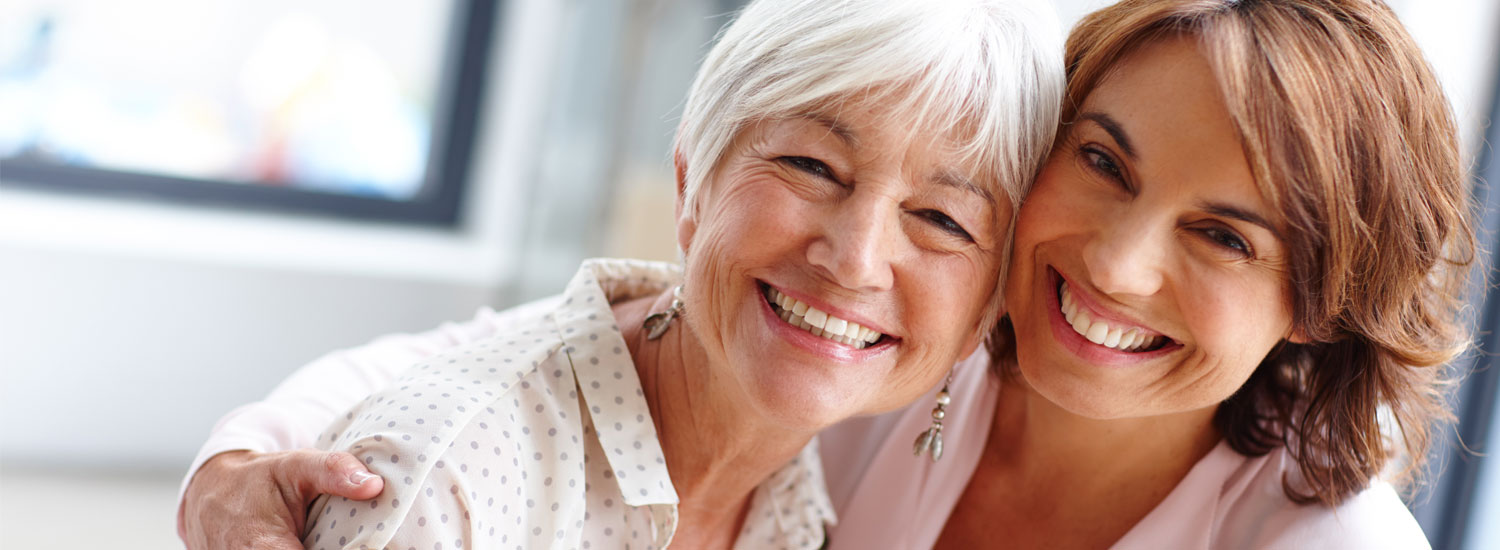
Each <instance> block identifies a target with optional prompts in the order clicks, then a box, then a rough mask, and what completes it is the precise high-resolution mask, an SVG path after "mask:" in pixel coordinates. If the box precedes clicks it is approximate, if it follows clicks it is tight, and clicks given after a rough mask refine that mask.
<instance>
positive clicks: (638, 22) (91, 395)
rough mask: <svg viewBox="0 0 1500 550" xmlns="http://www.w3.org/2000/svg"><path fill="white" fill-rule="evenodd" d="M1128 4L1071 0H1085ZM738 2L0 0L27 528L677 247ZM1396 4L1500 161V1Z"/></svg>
mask: <svg viewBox="0 0 1500 550" xmlns="http://www.w3.org/2000/svg"><path fill="white" fill-rule="evenodd" d="M1108 3H1109V2H1108V1H1107V0H1055V1H1054V4H1055V5H1056V7H1057V9H1058V11H1059V14H1060V15H1061V17H1062V19H1063V22H1064V24H1065V25H1069V26H1070V25H1071V24H1072V22H1073V21H1075V20H1076V19H1077V18H1078V17H1079V16H1081V15H1082V14H1084V13H1087V12H1088V11H1090V10H1092V9H1095V8H1097V7H1100V6H1102V5H1105V4H1108ZM740 4H741V1H740V0H509V1H506V0H430V1H424V2H409V1H398V0H295V1H294V0H258V1H255V2H250V1H246V0H133V1H131V2H117V1H110V0H5V2H3V3H0V548H13V549H20V548H28V549H30V548H84V547H94V546H103V545H106V544H107V545H109V546H110V547H113V548H175V547H180V546H181V543H180V542H179V541H178V540H177V538H176V533H175V527H174V521H175V512H176V491H177V486H178V482H179V481H180V478H181V475H182V474H183V472H184V470H185V468H186V467H187V465H188V463H189V461H190V460H191V459H192V457H193V455H194V453H195V452H196V450H197V448H198V445H199V444H200V443H201V442H202V441H203V439H204V438H205V437H206V435H207V433H208V430H209V429H210V428H211V427H212V425H213V423H214V421H215V420H216V419H217V418H218V417H219V416H220V415H222V414H224V413H225V412H228V411H229V410H230V409H232V408H233V407H235V406H237V405H239V404H242V403H245V402H248V401H252V400H255V399H259V398H260V397H262V396H263V395H264V394H265V393H266V392H268V391H269V390H270V389H271V388H272V387H273V386H274V385H275V384H276V382H278V381H279V380H281V379H282V378H283V377H284V376H286V375H287V374H288V373H290V372H291V371H293V370H295V369H296V368H297V367H298V366H300V365H302V364H303V363H306V362H307V361H310V360H312V359H314V358H316V357H317V356H319V355H321V354H322V353H324V352H327V351H329V350H332V349H335V348H340V347H348V346H353V345H357V344H360V343H362V342H365V341H367V340H369V339H371V338H373V337H375V336H378V335H381V334H385V333H389V332H395V331H418V330H423V329H426V328H430V327H432V326H435V325H436V324H437V323H439V322H441V321H444V320H458V319H467V318H469V317H470V316H472V315H473V313H474V311H475V310H476V308H478V307H479V306H481V305H489V306H493V307H496V308H502V307H505V306H508V305H512V304H516V303H519V302H520V301H524V300H527V299H531V298H535V297H539V296H543V295H547V294H551V293H554V292H556V291H558V290H559V289H560V288H561V285H562V284H563V282H564V281H566V280H567V278H568V277H570V276H571V275H572V273H573V271H574V270H575V269H576V267H577V264H578V262H579V261H580V260H581V259H583V258H586V257H591V256H628V257H638V258H652V259H662V260H672V259H675V257H676V251H675V247H674V244H673V243H674V242H675V241H674V239H673V236H672V235H673V224H672V193H673V185H672V171H671V165H670V162H669V160H670V144H671V139H672V133H673V130H674V128H675V125H676V120H677V118H676V117H677V113H678V107H679V105H680V103H681V100H682V97H683V94H684V92H685V91H686V89H687V87H688V84H689V83H690V81H691V79H692V76H693V73H694V70H695V68H696V65H697V63H698V61H699V59H700V58H701V57H702V55H703V54H704V53H705V52H706V51H707V47H708V45H709V44H710V43H711V41H712V38H713V36H714V33H715V31H716V30H717V29H718V28H719V27H720V26H721V25H722V24H724V22H726V21H727V20H728V14H731V13H733V11H734V10H735V9H736V8H737V7H738V6H739V5H740ZM1390 4H1391V5H1392V7H1394V8H1395V9H1396V10H1397V11H1398V12H1399V13H1400V15H1401V17H1402V19H1403V21H1404V22H1405V23H1406V25H1407V26H1408V28H1409V29H1410V31H1411V32H1412V33H1413V34H1414V35H1415V36H1416V38H1417V40H1418V42H1419V43H1420V44H1421V45H1422V47H1423V49H1424V51H1425V52H1426V54H1427V56H1428V58H1429V59H1430V61H1431V62H1432V63H1433V65H1434V66H1435V67H1436V68H1437V70H1438V72H1439V73H1440V76H1441V78H1442V79H1443V81H1444V84H1445V86H1446V88H1447V91H1448V93H1449V95H1450V98H1451V99H1452V101H1453V106H1454V110H1455V112H1456V113H1457V114H1458V116H1459V120H1460V125H1461V131H1462V132H1463V136H1462V137H1463V140H1464V146H1465V148H1466V151H1467V152H1468V153H1469V154H1471V155H1472V156H1471V159H1472V162H1473V163H1474V166H1475V180H1476V181H1486V180H1491V181H1493V180H1497V179H1500V166H1497V162H1496V160H1495V159H1494V155H1493V153H1492V151H1491V148H1490V146H1489V143H1491V142H1493V141H1494V140H1495V139H1496V138H1497V137H1500V133H1497V130H1496V129H1494V128H1493V127H1492V126H1491V120H1492V119H1493V118H1494V116H1495V110H1496V101H1497V100H1496V97H1497V93H1496V91H1497V81H1500V56H1497V52H1500V42H1497V40H1496V37H1497V34H1500V33H1497V30H1500V2H1494V1H1493V0H1390ZM1486 174H1489V175H1488V177H1486ZM1486 189H1487V188H1486V187H1484V186H1483V185H1480V186H1478V187H1477V188H1476V193H1477V194H1478V197H1479V200H1480V201H1486V202H1488V201H1497V202H1500V197H1490V196H1489V195H1488V193H1487V192H1486ZM1486 224H1487V225H1486V227H1489V228H1490V229H1489V230H1488V231H1487V232H1486V233H1485V234H1484V235H1483V238H1484V240H1485V241H1484V242H1486V243H1487V244H1486V248H1487V249H1490V250H1493V249H1495V248H1496V245H1497V244H1500V243H1497V241H1496V234H1495V233H1494V231H1493V228H1494V227H1496V220H1495V219H1494V214H1493V213H1492V214H1490V215H1489V216H1487V218H1486ZM522 266H524V268H522ZM1490 266H1491V264H1490V260H1489V259H1486V262H1485V265H1484V269H1486V270H1489V269H1490ZM1490 294H1491V293H1490V292H1489V291H1488V289H1487V288H1485V287H1482V286H1476V289H1475V292H1474V297H1473V308H1474V312H1475V318H1476V322H1477V324H1478V326H1477V327H1476V328H1478V329H1480V330H1482V331H1483V333H1482V334H1483V335H1482V336H1481V337H1480V339H1479V341H1480V343H1481V344H1482V345H1483V346H1486V347H1485V349H1486V350H1494V349H1496V348H1495V344H1494V343H1493V342H1491V338H1492V336H1491V335H1492V334H1494V331H1493V330H1492V329H1493V325H1494V324H1496V323H1497V322H1500V299H1488V298H1491V296H1490ZM1481 357H1483V358H1482V359H1481ZM1490 362H1491V360H1490V359H1489V358H1488V357H1484V356H1482V355H1479V354H1476V355H1475V356H1474V357H1470V358H1467V359H1465V360H1464V361H1461V362H1460V363H1461V364H1456V365H1454V366H1453V367H1452V368H1454V369H1455V371H1456V372H1458V373H1460V374H1464V375H1466V381H1465V383H1464V384H1463V385H1462V386H1461V387H1460V388H1459V391H1458V392H1457V393H1456V394H1455V396H1454V400H1455V407H1456V409H1457V410H1458V411H1459V415H1460V422H1459V424H1458V426H1457V428H1456V433H1452V434H1450V436H1451V437H1449V438H1448V439H1449V440H1450V441H1449V442H1448V444H1445V445H1443V446H1441V447H1440V448H1438V449H1436V450H1435V453H1436V455H1435V457H1436V460H1435V461H1434V463H1435V465H1436V466H1435V467H1434V469H1433V472H1432V474H1431V475H1430V476H1429V482H1428V484H1427V490H1426V491H1425V492H1423V493H1421V494H1418V495H1416V496H1415V497H1414V506H1413V508H1414V510H1415V511H1416V513H1417V515H1418V517H1419V519H1420V521H1422V522H1423V524H1424V527H1425V528H1426V530H1427V532H1428V535H1429V537H1430V538H1432V540H1433V542H1434V545H1435V546H1437V547H1438V548H1453V549H1458V548H1475V549H1478V548H1500V522H1496V521H1494V520H1495V518H1500V459H1494V458H1489V457H1483V456H1481V453H1483V452H1486V451H1489V450H1490V447H1493V446H1494V445H1487V443H1489V442H1500V422H1497V421H1496V418H1495V416H1496V414H1497V413H1496V411H1497V407H1496V406H1495V401H1496V397H1495V396H1496V386H1497V378H1500V377H1497V376H1496V374H1495V371H1494V370H1493V369H1489V368H1487V367H1489V364H1490ZM1460 437H1461V438H1462V441H1463V443H1464V444H1465V445H1467V447H1468V449H1470V451H1467V452H1466V451H1464V450H1463V446H1461V445H1457V444H1454V443H1453V442H1454V441H1457V440H1458V438H1460ZM1480 518H1488V521H1480Z"/></svg>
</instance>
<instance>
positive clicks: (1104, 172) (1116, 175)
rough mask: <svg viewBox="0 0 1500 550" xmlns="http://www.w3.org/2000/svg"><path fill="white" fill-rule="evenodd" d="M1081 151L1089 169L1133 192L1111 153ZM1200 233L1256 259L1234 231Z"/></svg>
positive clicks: (1214, 229)
mask: <svg viewBox="0 0 1500 550" xmlns="http://www.w3.org/2000/svg"><path fill="white" fill-rule="evenodd" d="M1080 151H1081V152H1082V154H1083V157H1084V161H1085V162H1086V163H1087V165H1088V167H1089V169H1091V170H1093V171H1094V172H1096V173H1098V174H1099V175H1101V176H1103V177H1106V178H1109V179H1110V180H1112V181H1114V182H1115V183H1116V184H1118V185H1119V186H1121V187H1123V188H1125V190H1126V191H1131V188H1130V184H1129V182H1126V181H1125V171H1124V170H1122V169H1121V168H1120V166H1119V164H1117V163H1116V162H1115V160H1114V157H1112V156H1110V155H1109V153H1107V152H1105V151H1103V150H1100V149H1099V148H1097V147H1094V146H1091V145H1085V146H1083V147H1081V148H1080ZM1198 232H1199V234H1201V235H1203V237H1204V238H1206V239H1208V240H1209V242H1211V243H1213V244H1214V245H1215V246H1218V247H1220V248H1223V249H1225V250H1228V251H1231V252H1233V253H1235V254H1238V255H1240V256H1241V257H1244V258H1253V257H1255V251H1254V249H1252V248H1250V243H1249V242H1247V241H1246V240H1245V239H1244V238H1242V237H1240V236H1239V235H1237V234H1235V232H1234V231H1231V230H1229V229H1225V228H1222V227H1210V228H1205V229H1200V230H1198Z"/></svg>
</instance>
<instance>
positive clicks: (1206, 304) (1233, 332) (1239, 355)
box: [1183, 281, 1291, 388]
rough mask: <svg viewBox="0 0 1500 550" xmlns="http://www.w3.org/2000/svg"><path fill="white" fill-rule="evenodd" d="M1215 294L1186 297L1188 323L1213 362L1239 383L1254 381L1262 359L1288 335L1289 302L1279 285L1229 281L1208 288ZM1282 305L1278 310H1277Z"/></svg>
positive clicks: (1185, 319)
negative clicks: (1255, 371)
mask: <svg viewBox="0 0 1500 550" xmlns="http://www.w3.org/2000/svg"><path fill="white" fill-rule="evenodd" d="M1204 288H1205V289H1207V290H1211V292H1202V293H1198V294H1197V295H1196V296H1190V297H1187V298H1188V299H1187V300H1185V301H1184V302H1183V303H1184V307H1183V310H1184V315H1185V318H1184V321H1185V322H1186V323H1187V326H1189V327H1196V329H1195V330H1194V331H1193V336H1194V337H1195V338H1196V339H1197V340H1198V343H1199V346H1200V347H1201V348H1203V350H1202V351H1203V353H1204V354H1206V355H1210V356H1212V357H1213V360H1212V361H1211V363H1212V364H1215V365H1216V368H1219V369H1222V370H1224V371H1225V372H1223V373H1219V374H1220V375H1221V376H1224V377H1228V378H1231V379H1233V380H1235V388H1238V385H1239V384H1242V383H1243V382H1244V380H1245V379H1247V378H1249V376H1250V373H1252V372H1254V370H1255V367H1256V366H1258V365H1259V364H1260V362H1261V360H1263V359H1265V357H1266V355H1267V354H1268V353H1270V351H1271V349H1272V348H1274V347H1275V346H1276V344H1277V343H1278V342H1280V341H1281V339H1282V338H1285V337H1286V336H1287V333H1288V331H1289V327H1290V326H1291V313H1290V308H1289V307H1287V306H1286V304H1287V302H1288V298H1287V297H1286V296H1285V294H1284V293H1282V292H1280V291H1279V290H1278V289H1277V288H1275V285H1268V284H1256V282H1254V281H1251V282H1243V281H1239V282H1229V283H1224V284H1219V285H1212V286H1210V285H1204ZM1278 305H1279V306H1281V307H1277V306H1278Z"/></svg>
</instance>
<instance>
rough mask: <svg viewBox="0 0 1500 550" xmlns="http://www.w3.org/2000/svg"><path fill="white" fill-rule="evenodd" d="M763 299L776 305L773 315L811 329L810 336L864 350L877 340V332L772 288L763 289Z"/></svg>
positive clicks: (802, 327) (797, 325) (808, 329)
mask: <svg viewBox="0 0 1500 550" xmlns="http://www.w3.org/2000/svg"><path fill="white" fill-rule="evenodd" d="M766 299H767V300H769V301H770V302H771V303H772V304H776V308H777V309H778V310H780V311H777V312H776V314H777V315H779V316H780V317H781V320H783V321H786V322H787V324H789V325H792V326H794V327H798V328H801V329H802V330H805V331H808V332H811V333H812V334H813V336H822V337H824V338H827V339H829V340H833V341H835V342H839V343H841V344H844V345H847V346H853V347H854V349H863V348H864V347H865V346H868V345H870V344H873V343H875V341H876V340H879V339H880V336H881V334H880V333H879V332H875V331H873V330H870V329H868V328H865V327H862V326H859V323H855V322H853V321H846V320H843V319H840V318H838V317H834V316H832V315H829V314H827V313H826V312H824V311H823V310H820V309H818V308H815V307H812V306H809V305H807V304H806V303H805V302H802V301H800V300H798V299H796V298H793V297H791V296H787V295H785V294H782V293H780V292H777V291H776V289H774V288H769V287H768V288H767V289H766Z"/></svg>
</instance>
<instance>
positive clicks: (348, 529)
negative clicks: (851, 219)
mask: <svg viewBox="0 0 1500 550" xmlns="http://www.w3.org/2000/svg"><path fill="white" fill-rule="evenodd" d="M678 277H679V274H678V271H677V270H676V268H675V266H671V265H669V264H659V263H651V262H639V261H629V260H590V261H588V262H585V263H584V265H583V267H582V268H580V269H579V271H578V274H577V275H576V276H574V278H573V281H572V282H571V283H569V284H568V288H567V290H566V292H565V293H564V294H563V300H562V303H561V304H560V305H559V306H558V307H557V308H556V309H552V310H550V311H544V312H539V313H538V314H537V315H536V316H535V317H534V319H532V320H530V322H526V323H522V324H521V325H519V326H522V327H523V328H521V329H519V330H518V331H512V332H508V333H501V334H498V335H497V336H496V337H494V338H492V339H489V340H483V341H479V342H476V343H474V344H470V345H467V346H463V347H459V348H455V349H453V350H451V351H449V352H446V353H443V354H440V355H437V356H434V357H433V358H431V359H429V360H427V361H426V362H424V363H421V364H419V365H416V366H414V367H413V368H412V369H410V370H408V371H407V372H406V373H404V374H403V375H402V376H401V377H400V378H399V379H398V380H397V381H396V382H395V383H394V384H393V385H392V386H391V387H390V388H389V389H387V390H384V391H382V392H379V393H376V394H374V395H371V396H370V397H368V398H366V399H365V400H364V401H363V402H361V403H360V404H359V405H358V406H356V407H355V408H354V410H352V411H350V412H349V413H348V414H346V415H344V416H343V417H341V418H340V419H339V420H338V421H336V422H335V423H334V424H333V425H332V426H330V428H329V430H328V432H327V433H325V434H324V435H323V436H321V437H320V439H319V446H320V447H322V448H326V449H338V450H346V451H349V452H351V453H353V454H354V455H355V456H357V457H359V459H360V460H362V461H364V462H365V464H366V465H368V467H369V468H370V469H371V470H372V471H374V472H375V473H377V474H379V475H381V476H382V477H384V478H385V490H384V491H383V492H382V493H381V495H380V496H379V497H378V498H376V499H374V500H372V501H363V502H361V501H351V500H347V499H344V498H342V497H326V496H325V497H322V498H320V499H318V500H317V501H316V502H315V503H314V505H313V508H312V510H311V514H310V516H309V517H308V527H307V532H306V534H305V536H304V538H303V544H304V545H305V546H306V547H307V548H309V549H336V548H395V549H401V550H407V549H415V550H444V549H462V548H486V549H487V548H494V549H533V548H555V549H615V548H624V549H636V550H658V549H663V548H667V547H668V545H669V544H670V541H671V539H672V534H673V533H674V532H675V531H676V528H677V502H678V499H677V493H676V491H675V490H674V489H673V487H672V481H671V479H670V478H669V477H668V475H667V470H666V461H665V460H664V458H663V456H662V450H661V444H660V442H659V441H658V439H657V434H656V429H655V426H654V425H653V424H652V422H651V417H650V414H651V413H650V411H649V410H648V409H647V407H646V401H645V398H644V397H643V395H644V394H643V392H642V391H641V384H640V380H639V379H638V378H637V376H636V372H635V367H634V365H633V364H632V363H631V361H630V354H629V352H628V351H626V349H625V342H624V340H623V339H622V338H621V336H620V331H619V327H618V326H616V325H615V319H614V315H613V313H612V312H611V310H610V303H611V302H616V301H621V300H628V299H631V298H635V297H640V296H646V295H650V294H654V293H658V292H661V291H662V290H664V289H666V288H669V287H670V286H671V285H673V284H675V281H676V280H677V278H678ZM750 506H751V508H750V511H749V515H748V516H747V517H746V520H745V527H744V530H743V531H742V532H741V533H740V535H739V537H738V539H737V540H736V543H735V547H736V548H819V547H820V546H822V544H823V534H824V526H825V524H831V523H833V522H834V521H835V519H834V513H833V507H832V505H831V504H830V503H829V500H828V496H827V493H826V491H825V488H824V480H823V472H822V470H821V465H820V461H819V459H818V454H817V441H816V440H814V441H813V442H811V443H809V444H808V446H807V447H806V448H804V449H803V450H802V452H801V453H800V454H799V455H798V456H797V457H796V458H795V459H794V460H792V461H791V462H790V463H788V464H787V465H786V466H783V467H782V468H781V469H780V470H778V471H777V472H776V473H774V474H773V475H772V476H771V477H770V478H769V479H767V480H766V481H764V482H762V483H761V485H760V486H759V487H758V488H757V489H756V491H755V495H754V496H753V497H752V501H751V505H750Z"/></svg>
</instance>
